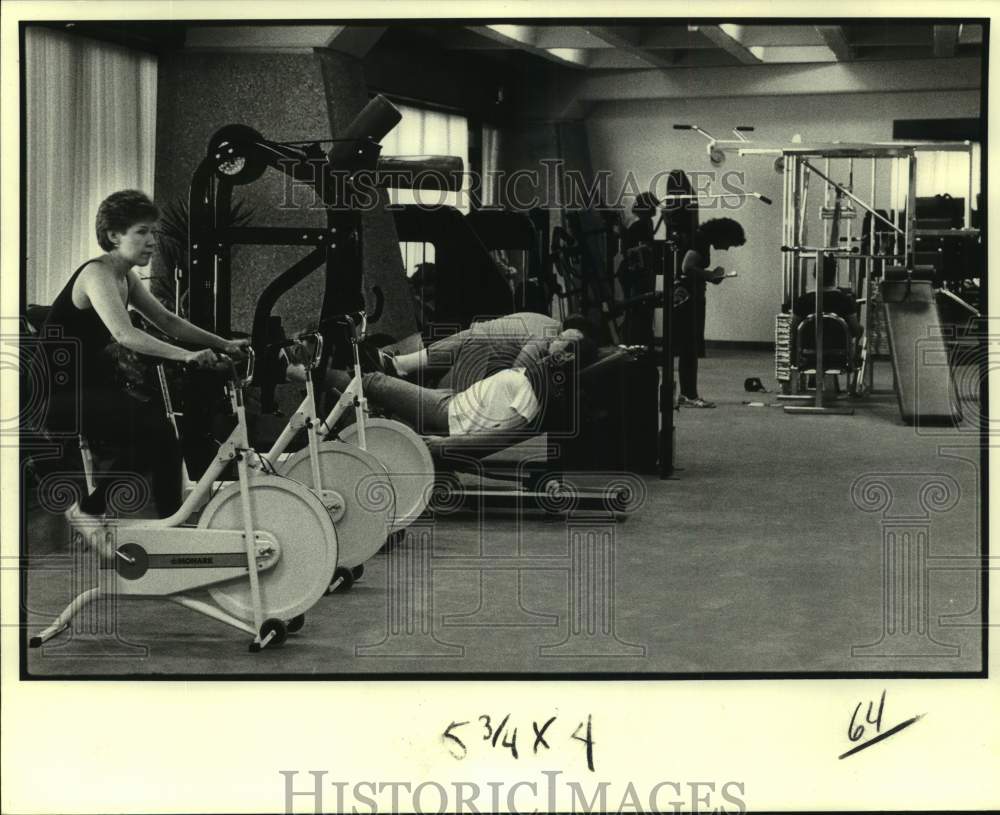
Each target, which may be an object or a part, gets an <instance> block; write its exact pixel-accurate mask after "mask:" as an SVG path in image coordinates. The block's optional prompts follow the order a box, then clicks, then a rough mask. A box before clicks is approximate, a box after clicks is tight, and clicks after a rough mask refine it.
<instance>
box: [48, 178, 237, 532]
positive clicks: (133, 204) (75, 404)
mask: <svg viewBox="0 0 1000 815" xmlns="http://www.w3.org/2000/svg"><path fill="white" fill-rule="evenodd" d="M159 215H160V213H159V209H158V208H157V206H156V205H155V204H154V203H153V202H152V201H151V200H150V199H149V198H148V197H147V196H146V195H145V194H144V193H142V192H139V191H137V190H123V191H121V192H116V193H114V194H112V195H110V196H108V197H107V198H106V199H104V201H102V202H101V205H100V207H99V208H98V210H97V223H96V231H97V242H98V244H99V245H100V247H101V249H103V250H104V254H103V255H100V256H99V257H96V258H93V259H92V260H88V261H87V262H86V263H84V264H83V265H82V266H80V267H79V268H78V269H77V270H76V271H75V272H74V273H73V275H72V276H71V277H70V279H69V281H68V282H67V283H66V285H65V286H64V287H63V289H62V291H61V292H60V293H59V295H58V296H57V297H56V299H55V301H54V302H53V304H52V309H51V311H50V312H49V316H48V318H47V319H46V326H48V327H50V328H52V329H57V330H58V331H59V332H61V336H62V337H63V338H64V339H68V340H71V341H73V342H74V344H75V346H76V355H77V359H76V366H75V367H74V371H73V375H71V376H69V377H67V378H66V379H65V380H64V381H61V380H60V378H59V377H53V378H52V382H51V383H50V390H49V405H48V407H49V411H48V422H47V423H48V427H49V429H50V430H52V431H55V432H61V433H66V432H71V431H75V430H76V429H77V428H79V431H80V432H82V434H83V435H84V436H85V437H87V438H88V440H91V441H95V442H108V443H111V444H112V445H113V446H114V448H115V450H116V458H115V461H114V463H113V465H112V467H111V469H112V471H117V473H118V474H119V475H120V473H121V472H123V471H124V472H139V473H145V472H147V471H151V472H152V494H153V500H154V502H155V504H156V509H157V511H158V513H159V514H160V515H161V516H163V517H166V516H169V515H171V514H173V512H174V511H175V510H176V509H177V508H178V507H179V506H180V503H181V483H180V464H181V453H180V445H179V443H178V441H177V438H176V436H175V435H174V432H173V429H172V428H171V427H170V425H169V423H168V422H167V418H166V413H165V411H164V407H163V403H162V401H161V400H160V399H159V398H152V399H150V400H149V401H142V400H139V399H136V398H134V397H133V396H131V395H129V394H127V393H126V392H125V391H124V390H123V389H122V388H121V387H120V386H119V385H118V384H117V383H116V382H115V375H114V371H113V363H112V361H111V359H110V357H109V355H108V353H107V349H108V348H109V345H110V344H112V343H113V342H117V343H118V344H120V345H121V346H123V347H124V348H126V349H128V350H130V351H134V352H136V353H139V354H144V355H148V356H151V357H156V358H159V359H164V360H173V361H176V362H184V363H188V364H192V365H198V366H208V365H212V364H214V363H216V362H217V357H216V352H217V351H218V352H223V353H226V354H232V355H240V354H241V353H242V351H243V349H244V347H245V346H246V345H247V343H248V341H247V340H241V341H230V340H225V339H223V338H222V337H218V336H216V335H215V334H212V333H210V332H208V331H203V330H202V329H200V328H198V327H197V326H195V325H192V324H191V323H189V322H188V321H187V320H184V319H183V318H181V317H179V316H177V315H176V314H173V313H171V312H170V311H168V310H167V309H166V308H164V307H163V305H162V304H161V303H160V302H159V301H158V300H157V299H156V298H155V297H154V296H153V295H152V294H151V293H150V292H149V290H148V289H147V288H146V287H145V286H144V285H143V284H142V282H141V280H140V279H139V275H138V274H137V273H136V271H135V268H134V267H136V266H147V265H149V262H150V259H151V258H152V256H153V252H154V250H155V248H156V234H157V233H156V224H157V221H158V219H159ZM129 309H134V310H135V311H137V312H139V313H140V314H141V315H142V316H143V317H145V318H146V319H147V320H148V321H149V322H150V323H151V324H152V325H153V326H155V327H156V328H157V329H159V330H160V331H162V332H163V333H164V334H166V335H167V336H169V337H173V338H174V339H176V340H179V341H181V342H186V343H190V344H191V345H194V346H200V348H199V350H196V351H189V350H186V349H184V348H179V347H177V346H176V345H172V344H171V343H169V342H164V341H162V340H159V339H157V338H156V337H153V336H152V335H150V334H148V333H147V332H145V331H143V330H142V329H141V328H137V327H136V326H134V325H133V324H132V321H131V319H130V318H129V313H128V312H129ZM43 347H44V346H43ZM48 369H49V370H50V371H51V370H53V367H52V366H51V365H50V366H48ZM112 482H113V476H112V477H110V478H109V477H102V476H101V474H100V473H98V474H96V477H95V485H96V489H95V490H94V492H93V493H92V494H90V495H88V496H86V497H84V498H83V499H82V500H81V501H80V502H79V503H78V504H74V505H73V506H72V507H71V508H70V509H69V510H67V513H66V515H67V518H68V519H69V521H70V523H71V524H72V525H74V526H78V527H79V526H83V527H89V528H94V527H98V526H100V524H101V523H103V515H104V513H105V512H106V511H107V499H108V491H109V487H110V486H111V483H112Z"/></svg>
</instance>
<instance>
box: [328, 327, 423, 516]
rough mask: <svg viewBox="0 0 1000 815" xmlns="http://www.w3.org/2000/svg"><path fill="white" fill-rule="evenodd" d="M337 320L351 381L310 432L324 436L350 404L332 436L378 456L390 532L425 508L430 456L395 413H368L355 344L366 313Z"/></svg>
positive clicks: (363, 330)
mask: <svg viewBox="0 0 1000 815" xmlns="http://www.w3.org/2000/svg"><path fill="white" fill-rule="evenodd" d="M341 321H342V323H343V325H344V327H345V328H346V329H347V336H348V339H349V342H350V345H351V352H352V357H353V359H352V362H353V366H352V367H353V371H352V377H351V381H350V383H349V384H348V386H347V387H346V388H345V389H344V391H343V393H342V394H341V395H340V398H339V399H338V400H337V403H336V404H335V405H334V406H333V408H332V409H331V410H330V413H329V415H328V416H327V417H326V419H325V420H323V421H322V422H320V423H317V424H315V425H314V426H313V432H315V433H316V434H318V435H319V437H320V438H323V439H325V438H326V437H327V436H329V435H331V433H333V428H336V427H337V424H338V423H339V422H340V420H341V418H342V417H343V416H344V414H345V413H346V412H347V410H348V409H349V408H354V418H355V421H354V423H353V424H350V425H348V426H347V427H345V428H343V429H341V430H340V431H339V432H337V433H336V434H335V436H336V438H337V439H339V440H340V441H341V442H346V443H347V444H349V445H353V446H355V447H358V448H360V449H361V450H364V451H366V452H368V453H372V454H373V455H374V456H375V458H376V459H378V460H379V461H380V462H382V465H383V466H384V467H385V469H386V471H387V472H388V474H389V480H390V481H391V482H392V489H393V492H394V493H395V496H396V505H395V516H394V518H393V521H392V524H391V527H390V533H396V532H399V531H400V530H402V529H405V528H406V527H407V526H409V525H410V524H411V523H413V521H415V520H416V519H417V518H418V517H420V515H421V514H423V512H424V510H425V509H427V505H428V503H429V501H430V499H431V495H432V492H433V490H434V459H433V458H432V457H431V453H430V450H429V449H428V448H427V444H426V443H425V442H424V440H423V439H422V438H421V437H420V435H419V434H418V433H417V432H416V431H414V430H413V429H411V428H410V427H409V426H408V425H405V424H403V423H402V422H398V421H396V420H394V419H386V418H382V417H375V418H373V417H371V416H369V410H368V400H367V399H365V392H364V385H363V382H362V372H361V355H360V350H359V345H360V343H361V341H362V340H363V339H364V338H365V335H366V333H367V331H368V315H367V314H365V312H363V311H361V312H357V313H356V314H348V315H345V316H344V317H343V318H342V320H341Z"/></svg>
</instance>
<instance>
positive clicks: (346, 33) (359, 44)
mask: <svg viewBox="0 0 1000 815" xmlns="http://www.w3.org/2000/svg"><path fill="white" fill-rule="evenodd" d="M336 28H337V31H336V32H334V33H333V35H332V36H331V37H330V39H329V40H328V41H327V43H326V47H327V48H329V49H331V50H333V51H340V52H341V53H343V54H350V55H351V56H352V57H357V58H358V59H363V58H364V57H365V56H367V55H368V52H369V51H371V49H372V46H374V45H375V43H377V42H378V41H379V40H380V39H381V37H382V35H383V34H384V33H385V26H359V25H338V26H336Z"/></svg>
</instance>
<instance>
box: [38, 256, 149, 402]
mask: <svg viewBox="0 0 1000 815" xmlns="http://www.w3.org/2000/svg"><path fill="white" fill-rule="evenodd" d="M93 262H94V261H92V260H88V261H87V262H86V263H84V264H83V265H82V266H81V267H80V268H79V269H77V270H76V271H75V272H73V276H72V277H71V278H70V279H69V282H68V283H67V284H66V285H65V286H64V287H63V290H62V291H61V292H59V295H58V296H57V297H56V299H55V301H54V302H53V303H52V310H51V311H50V312H49V316H48V319H46V321H45V326H46V328H50V329H52V330H53V331H56V330H57V331H59V332H61V340H62V341H61V342H52V343H48V342H47V343H44V344H43V348H45V349H46V355H47V357H48V359H47V362H48V366H47V367H48V371H49V374H50V385H51V387H52V388H53V391H54V392H56V393H58V392H60V391H63V392H66V391H68V390H69V389H72V390H73V392H76V393H79V387H95V386H100V385H104V384H110V377H109V365H108V363H107V361H106V359H107V358H106V357H105V355H104V349H105V348H106V347H107V345H108V343H110V342H111V339H112V337H111V332H110V331H108V327H107V326H106V325H105V324H104V321H103V320H102V319H101V318H100V316H98V314H97V312H96V311H95V310H94V309H93V308H85V309H80V308H77V307H76V306H75V305H74V304H73V286H74V285H75V284H76V280H77V278H78V277H79V276H80V273H81V272H82V271H83V270H84V269H85V268H87V266H89V265H90V264H91V263H93ZM127 279H128V278H126V281H127ZM129 295H130V292H126V295H125V307H126V308H128V303H129ZM49 336H52V335H51V334H50V335H49ZM60 347H61V348H62V349H63V354H62V355H60V357H59V358H58V359H56V358H55V356H54V354H55V352H56V351H57V349H58V348H60ZM66 350H69V351H70V353H71V354H72V355H73V358H74V359H75V360H77V361H78V364H77V365H73V364H71V365H68V366H67V365H66V364H65V351H66ZM59 360H63V364H58V362H59ZM53 374H55V376H53ZM78 376H79V378H78Z"/></svg>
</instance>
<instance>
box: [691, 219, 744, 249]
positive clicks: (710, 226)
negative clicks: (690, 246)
mask: <svg viewBox="0 0 1000 815" xmlns="http://www.w3.org/2000/svg"><path fill="white" fill-rule="evenodd" d="M698 230H699V231H700V232H701V233H702V234H703V235H704V236H705V237H707V238H708V240H709V242H710V243H712V244H713V245H714V244H716V243H723V242H724V243H727V244H729V245H730V246H742V245H743V244H745V243H746V242H747V236H746V234H745V233H744V232H743V227H742V226H740V224H739V222H738V221H734V220H733V219H732V218H711V219H710V220H708V221H705V223H703V224H702V225H701V226H699V227H698Z"/></svg>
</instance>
